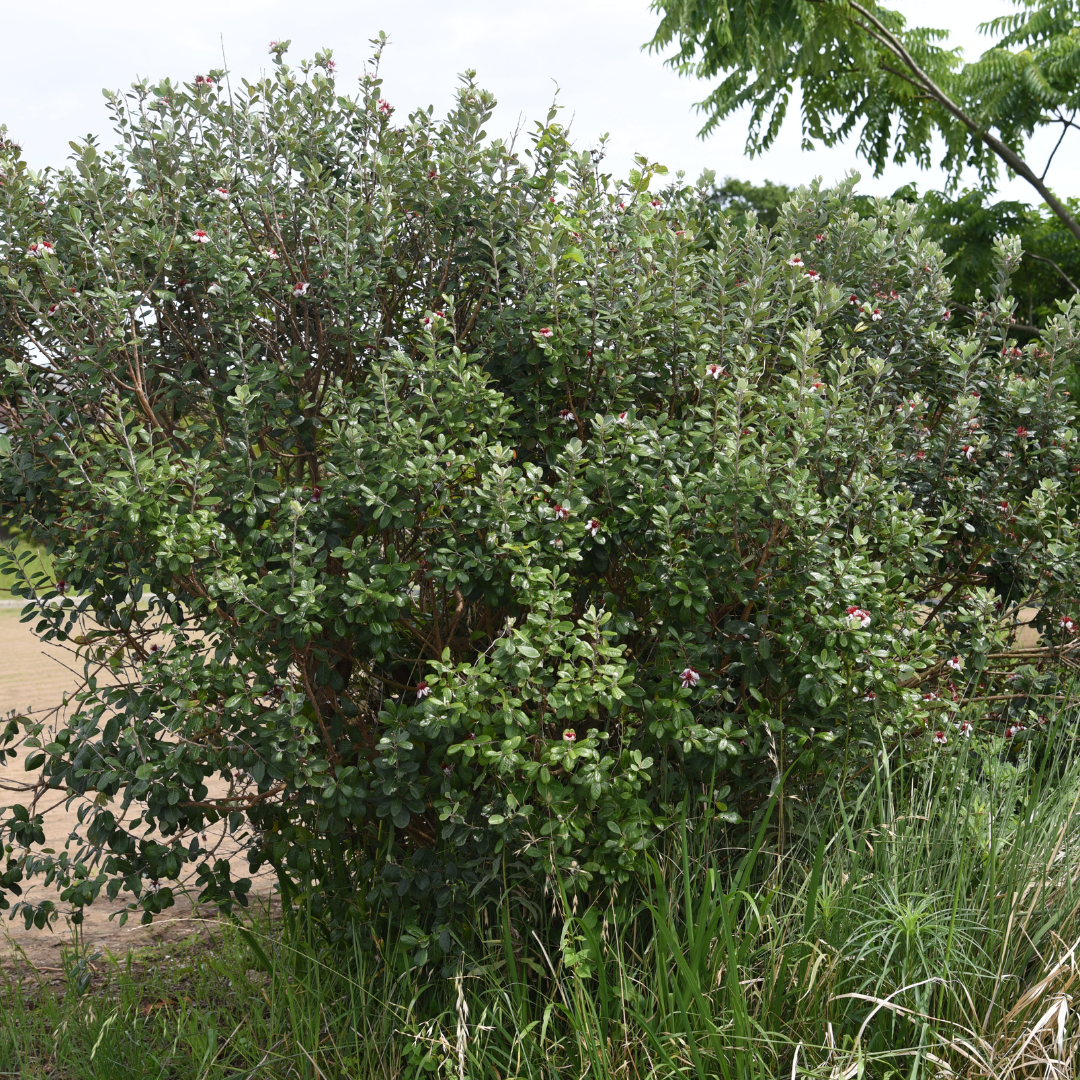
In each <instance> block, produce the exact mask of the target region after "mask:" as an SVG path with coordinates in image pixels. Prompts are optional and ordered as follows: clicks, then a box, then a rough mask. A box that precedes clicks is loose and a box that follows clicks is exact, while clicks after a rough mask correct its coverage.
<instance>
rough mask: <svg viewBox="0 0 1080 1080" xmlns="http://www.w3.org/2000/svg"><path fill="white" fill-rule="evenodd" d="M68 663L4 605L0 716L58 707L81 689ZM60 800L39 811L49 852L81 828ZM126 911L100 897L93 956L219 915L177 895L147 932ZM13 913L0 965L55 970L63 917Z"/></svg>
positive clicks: (174, 934) (15, 778) (157, 939)
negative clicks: (37, 925)
mask: <svg viewBox="0 0 1080 1080" xmlns="http://www.w3.org/2000/svg"><path fill="white" fill-rule="evenodd" d="M67 663H68V654H67V653H66V652H65V651H64V650H63V649H61V648H59V647H55V646H49V645H45V644H43V643H42V642H41V641H39V640H38V639H37V638H36V637H34V635H33V633H32V631H31V629H30V624H27V623H22V622H20V621H19V608H18V607H17V606H14V605H10V604H7V605H0V717H6V716H7V715H8V714H9V713H10V712H11V711H12V710H17V711H18V712H19V713H27V712H30V711H31V710H32V713H33V714H41V713H47V712H48V711H49V710H52V709H54V708H56V707H57V706H58V705H60V704H61V703H62V702H63V700H64V695H65V694H67V693H70V692H72V691H73V690H74V689H75V687H76V685H77V679H76V676H75V674H74V672H72V671H71V670H69V668H68V667H67V666H66V665H67ZM25 779H26V773H25V771H24V769H23V756H22V755H20V757H18V758H15V759H11V760H9V763H8V765H7V767H6V768H5V769H3V770H0V783H4V782H8V783H11V782H21V781H24V780H25ZM24 801H25V800H24V799H23V798H21V797H18V796H16V795H15V794H13V793H12V792H11V791H10V790H0V805H10V804H11V803H14V802H24ZM56 802H57V800H55V799H52V800H49V802H47V803H45V804H43V805H42V807H39V812H40V810H45V811H46V812H45V840H46V844H45V846H46V847H51V848H55V849H56V850H57V851H59V850H60V849H62V848H63V846H64V843H65V841H66V840H67V838H68V836H69V834H70V832H71V829H72V826H73V825H74V824H75V823H76V820H77V819H76V811H77V806H72V807H71V808H70V809H68V808H66V807H65V806H64V803H63V802H62V801H60V802H59V805H53V804H54V803H56ZM211 842H212V838H211ZM233 862H234V870H233V877H234V878H235V877H246V876H247V865H246V861H245V860H243V859H242V858H238V859H234V860H233ZM270 891H271V881H270V879H269V878H267V877H263V878H261V879H258V880H256V881H255V882H254V884H253V888H252V895H253V896H255V895H261V896H267V895H268V894H269V893H270ZM26 895H27V896H28V897H35V898H45V897H48V896H53V894H52V893H51V892H50V891H49V890H46V889H44V888H43V887H41V886H35V887H34V888H33V890H32V891H28V892H27V893H26ZM194 895H195V894H192V899H193V897H194ZM128 899H130V897H128ZM123 907H124V902H123V899H122V897H121V898H118V899H117V901H116V902H110V901H109V900H108V899H107V897H105V895H104V894H102V895H101V896H99V898H98V899H97V900H96V901H95V902H94V903H93V904H92V905H91V906H90V907H89V908H88V909H87V913H86V919H85V922H84V924H83V927H82V930H81V936H82V939H83V942H84V943H85V944H86V945H88V946H89V947H90V950H91V951H95V950H101V951H102V952H111V953H113V954H120V955H122V954H124V953H126V952H127V951H128V950H129V949H132V948H135V947H141V946H146V945H154V944H162V943H166V942H168V941H172V940H176V939H177V938H178V937H182V936H185V935H188V934H191V933H195V932H199V931H200V930H205V929H206V923H207V920H208V919H212V918H213V917H214V914H215V912H214V910H213V909H207V908H205V907H204V908H203V909H202V910H201V911H200V910H199V909H198V908H196V907H195V906H194V905H193V904H192V902H191V900H190V899H188V898H187V897H185V896H182V895H181V896H178V897H177V902H176V905H175V906H174V907H173V908H170V909H169V911H168V912H166V913H165V914H163V915H160V916H158V917H157V919H155V920H154V922H153V923H152V924H151V925H150V926H141V925H140V924H139V922H138V919H139V914H138V913H136V914H135V916H134V917H133V918H132V919H130V920H129V921H128V923H127V924H126V925H124V926H121V925H120V924H119V922H118V920H117V919H115V918H112V919H110V915H115V914H116V913H117V912H119V911H121V910H123ZM8 914H10V912H8V913H3V915H2V916H0V934H2V935H3V938H2V939H0V965H2V966H5V967H8V966H11V965H16V964H19V963H22V962H28V963H30V964H32V965H33V966H34V967H37V968H39V969H40V970H45V971H48V970H50V969H56V968H58V967H59V965H60V954H61V951H62V948H63V946H64V945H65V944H70V943H71V940H72V938H71V929H70V926H69V925H68V923H67V920H66V919H64V918H61V919H60V920H59V921H58V922H57V923H56V924H55V926H54V927H53V928H52V929H45V930H36V929H35V930H26V929H25V928H24V925H23V920H22V918H21V917H19V918H17V919H15V920H14V921H8V920H7V918H6V916H7V915H8Z"/></svg>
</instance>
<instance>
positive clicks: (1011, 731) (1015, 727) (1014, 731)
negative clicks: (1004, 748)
mask: <svg viewBox="0 0 1080 1080" xmlns="http://www.w3.org/2000/svg"><path fill="white" fill-rule="evenodd" d="M1023 730H1024V725H1023V724H1010V725H1009V726H1008V727H1007V728H1006V729H1005V738H1006V739H1011V738H1012V737H1013V736H1014V735H1018V734H1019V733H1020V732H1021V731H1023Z"/></svg>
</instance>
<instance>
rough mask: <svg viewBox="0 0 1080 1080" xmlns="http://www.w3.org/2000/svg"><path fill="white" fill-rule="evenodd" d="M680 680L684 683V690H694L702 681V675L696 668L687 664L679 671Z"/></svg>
mask: <svg viewBox="0 0 1080 1080" xmlns="http://www.w3.org/2000/svg"><path fill="white" fill-rule="evenodd" d="M679 681H680V682H681V683H682V685H683V689H684V690H693V688H694V687H695V686H697V684H698V683H699V682H701V675H700V674H699V673H698V671H697V670H696V669H694V668H692V667H691V666H690V665H689V664H687V665H686V667H684V668H683V669H682V671H681V672H680V673H679Z"/></svg>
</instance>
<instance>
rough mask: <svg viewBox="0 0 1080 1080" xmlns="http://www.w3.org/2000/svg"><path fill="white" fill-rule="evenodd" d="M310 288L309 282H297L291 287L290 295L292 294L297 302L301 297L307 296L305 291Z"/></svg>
mask: <svg viewBox="0 0 1080 1080" xmlns="http://www.w3.org/2000/svg"><path fill="white" fill-rule="evenodd" d="M310 288H311V284H310V283H309V282H307V281H298V282H297V283H296V284H295V285H294V286H293V287H292V294H293V296H295V297H296V298H297V299H298V300H299V299H300V297H301V296H306V295H307V291H308V289H310Z"/></svg>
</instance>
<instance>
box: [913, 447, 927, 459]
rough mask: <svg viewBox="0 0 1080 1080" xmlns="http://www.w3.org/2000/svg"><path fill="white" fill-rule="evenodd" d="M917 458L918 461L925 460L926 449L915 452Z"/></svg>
mask: <svg viewBox="0 0 1080 1080" xmlns="http://www.w3.org/2000/svg"><path fill="white" fill-rule="evenodd" d="M915 460H916V461H925V460H926V451H925V450H919V451H918V452H917V453H916V454H915Z"/></svg>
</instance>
